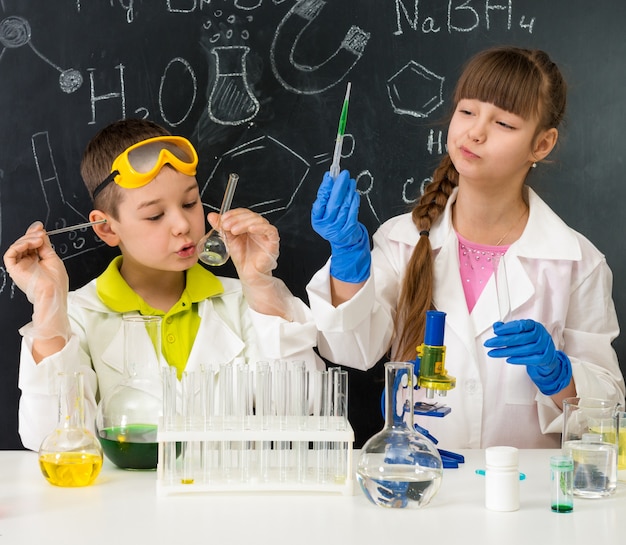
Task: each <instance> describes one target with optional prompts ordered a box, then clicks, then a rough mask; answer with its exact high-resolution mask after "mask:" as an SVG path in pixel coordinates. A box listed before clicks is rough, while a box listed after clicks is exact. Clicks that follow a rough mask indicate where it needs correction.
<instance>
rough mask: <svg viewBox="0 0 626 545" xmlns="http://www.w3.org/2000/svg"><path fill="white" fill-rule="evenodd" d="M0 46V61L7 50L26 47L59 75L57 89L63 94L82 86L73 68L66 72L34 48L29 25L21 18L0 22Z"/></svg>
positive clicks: (79, 74) (77, 73) (12, 17)
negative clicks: (0, 48)
mask: <svg viewBox="0 0 626 545" xmlns="http://www.w3.org/2000/svg"><path fill="white" fill-rule="evenodd" d="M0 44H1V45H2V51H0V61H1V60H2V57H3V56H4V53H5V52H6V51H7V50H8V49H15V48H18V47H22V46H24V45H28V46H29V47H30V48H31V49H32V50H33V52H34V53H35V55H37V56H38V57H39V58H40V59H42V60H43V61H45V62H46V63H47V64H48V65H50V66H52V68H54V69H55V70H57V71H58V72H60V73H61V75H60V76H59V87H60V88H61V90H62V91H63V92H64V93H68V94H69V93H73V92H74V91H76V90H77V89H78V88H79V87H80V86H81V85H82V84H83V76H82V75H81V73H80V72H79V71H78V70H75V69H73V68H70V69H68V70H64V69H62V68H61V67H59V66H57V65H56V64H54V63H53V62H52V61H51V60H50V59H48V58H47V57H45V56H44V55H43V54H42V53H40V52H39V51H38V50H37V49H36V48H35V46H34V45H33V42H32V40H31V29H30V24H29V22H28V21H27V20H26V19H24V18H23V17H18V16H11V17H7V18H5V19H3V20H2V21H0Z"/></svg>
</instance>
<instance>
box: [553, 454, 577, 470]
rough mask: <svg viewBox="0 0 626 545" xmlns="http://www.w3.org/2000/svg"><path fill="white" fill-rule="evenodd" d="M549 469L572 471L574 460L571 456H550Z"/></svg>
mask: <svg viewBox="0 0 626 545" xmlns="http://www.w3.org/2000/svg"><path fill="white" fill-rule="evenodd" d="M550 467H551V468H553V469H560V470H563V471H570V470H572V469H574V460H573V459H572V457H571V456H550Z"/></svg>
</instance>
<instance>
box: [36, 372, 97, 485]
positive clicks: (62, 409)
mask: <svg viewBox="0 0 626 545" xmlns="http://www.w3.org/2000/svg"><path fill="white" fill-rule="evenodd" d="M58 380H59V406H58V411H59V412H58V419H57V427H56V428H55V429H54V431H52V433H50V434H49V435H47V436H46V437H45V439H44V440H43V441H42V443H41V446H40V447H39V467H40V468H41V472H42V473H43V476H44V477H45V478H46V479H47V481H48V482H49V483H51V484H53V485H56V486H64V487H70V486H87V485H89V484H91V483H93V481H94V480H95V479H96V477H97V476H98V474H99V473H100V470H101V469H102V448H101V447H100V444H99V443H98V440H97V439H96V438H95V436H94V435H93V434H92V433H91V432H90V431H89V430H88V429H87V428H85V413H84V406H85V398H84V389H83V388H84V386H83V375H82V373H59V376H58Z"/></svg>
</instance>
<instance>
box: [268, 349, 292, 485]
mask: <svg viewBox="0 0 626 545" xmlns="http://www.w3.org/2000/svg"><path fill="white" fill-rule="evenodd" d="M272 378H273V380H272V386H273V388H272V394H273V395H272V397H273V399H274V412H275V414H276V423H277V430H278V431H284V430H286V429H287V367H286V363H285V362H284V361H277V362H275V365H274V369H273V372H272ZM274 447H275V451H276V458H277V461H276V463H277V466H278V480H279V481H281V482H284V481H286V480H287V465H288V462H289V458H288V455H289V443H288V442H287V441H280V440H278V441H275V442H274Z"/></svg>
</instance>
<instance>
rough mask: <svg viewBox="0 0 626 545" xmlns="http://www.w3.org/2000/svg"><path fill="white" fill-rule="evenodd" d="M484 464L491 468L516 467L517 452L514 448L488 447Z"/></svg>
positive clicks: (517, 460)
mask: <svg viewBox="0 0 626 545" xmlns="http://www.w3.org/2000/svg"><path fill="white" fill-rule="evenodd" d="M485 462H486V464H487V466H491V467H513V468H515V467H517V465H518V462H519V451H518V450H517V449H516V448H515V447H488V448H487V449H485Z"/></svg>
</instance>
